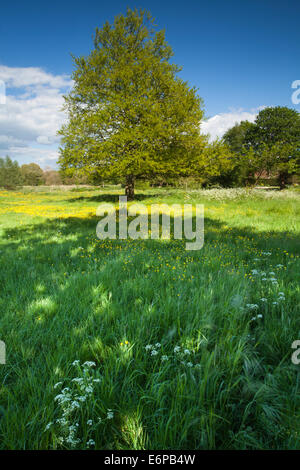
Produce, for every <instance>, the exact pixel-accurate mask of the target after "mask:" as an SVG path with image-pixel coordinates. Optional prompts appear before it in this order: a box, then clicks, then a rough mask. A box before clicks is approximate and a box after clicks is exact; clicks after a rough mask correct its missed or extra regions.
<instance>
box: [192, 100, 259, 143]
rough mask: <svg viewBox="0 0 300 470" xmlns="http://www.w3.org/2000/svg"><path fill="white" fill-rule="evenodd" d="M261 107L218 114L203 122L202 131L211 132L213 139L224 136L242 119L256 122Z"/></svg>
mask: <svg viewBox="0 0 300 470" xmlns="http://www.w3.org/2000/svg"><path fill="white" fill-rule="evenodd" d="M260 109H262V107H261V108H259V109H256V110H251V111H243V110H236V111H234V110H233V111H230V112H229V113H221V114H216V115H215V116H213V117H211V118H209V119H208V120H207V121H203V122H202V123H201V126H200V128H201V132H202V133H204V134H209V135H210V139H211V140H214V139H216V138H217V137H222V136H223V135H224V134H225V132H226V131H227V130H228V129H230V128H231V127H233V126H234V125H235V124H237V123H240V122H241V121H246V120H247V121H250V122H254V121H255V118H256V116H257V114H258V112H259V110H260Z"/></svg>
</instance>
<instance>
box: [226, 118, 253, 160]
mask: <svg viewBox="0 0 300 470" xmlns="http://www.w3.org/2000/svg"><path fill="white" fill-rule="evenodd" d="M253 127H255V124H253V123H252V122H249V121H241V122H240V123H239V124H238V123H237V124H235V125H234V126H233V127H231V129H228V131H227V132H225V134H224V136H223V139H224V142H225V143H226V144H227V145H228V146H229V148H230V150H231V151H232V152H235V153H238V154H241V153H243V151H244V145H245V144H246V135H248V134H249V132H250V131H251V130H252V129H253Z"/></svg>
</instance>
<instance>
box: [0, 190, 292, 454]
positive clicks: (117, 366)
mask: <svg viewBox="0 0 300 470" xmlns="http://www.w3.org/2000/svg"><path fill="white" fill-rule="evenodd" d="M47 191H48V192H47ZM47 191H46V190H41V191H35V192H34V191H30V190H28V189H27V190H24V191H18V192H5V191H2V192H0V221H1V226H0V230H1V234H0V235H1V238H0V259H1V271H0V277H1V280H0V286H1V296H0V305H1V314H0V339H1V340H3V341H5V343H6V348H7V364H6V365H0V448H1V449H59V448H79V449H87V448H96V449H300V393H299V387H300V380H299V371H300V369H299V367H300V366H297V365H293V364H292V362H291V354H292V352H293V350H292V349H291V344H292V342H293V341H294V340H296V339H300V322H299V311H300V283H299V280H300V277H299V275H300V260H299V254H300V236H299V235H300V192H296V191H282V192H277V191H264V190H254V191H246V190H207V191H186V192H185V191H175V190H163V189H158V190H147V191H142V190H140V191H139V192H138V193H137V199H138V201H139V202H143V203H145V204H151V203H154V202H156V203H157V202H165V203H175V202H177V203H192V204H195V203H203V204H204V205H205V243H204V247H203V249H202V250H199V251H186V250H185V243H184V241H183V240H171V241H166V240H165V241H160V240H157V241H155V240H137V241H133V240H127V241H125V240H124V241H121V240H105V241H101V240H99V239H97V237H96V232H95V229H96V224H97V221H98V218H97V217H96V215H95V211H96V208H97V206H98V205H99V204H100V203H101V202H103V201H105V202H107V201H109V202H117V198H118V194H119V193H120V192H121V190H120V189H118V188H106V189H105V188H103V189H102V190H99V189H92V188H83V189H81V190H78V189H77V190H76V189H73V190H70V191H62V190H61V191H60V190H56V191H49V190H47Z"/></svg>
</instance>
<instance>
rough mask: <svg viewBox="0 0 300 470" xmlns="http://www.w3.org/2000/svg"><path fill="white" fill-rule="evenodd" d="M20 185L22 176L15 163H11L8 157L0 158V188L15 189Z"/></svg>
mask: <svg viewBox="0 0 300 470" xmlns="http://www.w3.org/2000/svg"><path fill="white" fill-rule="evenodd" d="M21 184H22V176H21V172H20V167H19V164H18V162H17V161H12V159H11V158H10V157H9V156H6V157H5V158H4V159H3V158H0V187H2V188H5V189H15V188H16V187H17V186H20V185H21Z"/></svg>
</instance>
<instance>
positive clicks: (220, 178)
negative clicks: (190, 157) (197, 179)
mask: <svg viewBox="0 0 300 470" xmlns="http://www.w3.org/2000/svg"><path fill="white" fill-rule="evenodd" d="M197 165H198V168H197V171H196V172H195V173H196V174H199V176H201V177H202V178H204V179H205V180H206V181H207V182H218V183H220V184H222V185H223V184H224V175H226V174H228V173H229V172H230V171H231V170H232V168H233V165H234V154H233V152H231V150H230V148H229V146H228V145H227V144H226V143H225V142H224V141H223V140H222V139H216V140H215V141H214V142H210V143H209V142H206V144H205V145H203V146H202V148H201V152H200V155H199V158H198V160H197ZM224 185H226V183H225V184H224Z"/></svg>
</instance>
